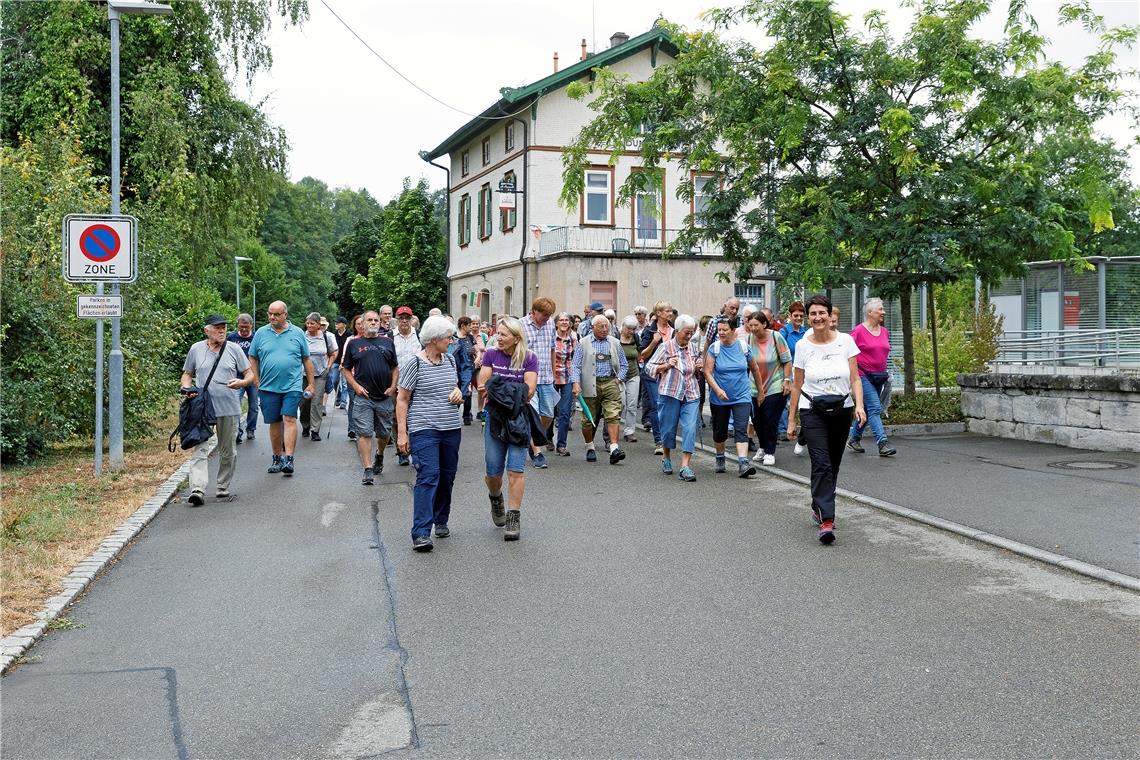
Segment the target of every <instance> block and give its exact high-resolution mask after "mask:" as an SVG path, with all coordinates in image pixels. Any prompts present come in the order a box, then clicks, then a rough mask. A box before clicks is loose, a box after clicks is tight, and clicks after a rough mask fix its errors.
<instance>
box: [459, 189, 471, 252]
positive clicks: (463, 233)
mask: <svg viewBox="0 0 1140 760" xmlns="http://www.w3.org/2000/svg"><path fill="white" fill-rule="evenodd" d="M456 216H458V217H459V219H458V221H459V231H458V232H459V245H461V246H463V245H467V244H468V243H470V242H471V196H470V195H464V196H463V197H462V198H460V199H459V213H458V214H457V215H456Z"/></svg>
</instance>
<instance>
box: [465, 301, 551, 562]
mask: <svg viewBox="0 0 1140 760" xmlns="http://www.w3.org/2000/svg"><path fill="white" fill-rule="evenodd" d="M492 376H494V377H501V378H503V379H504V380H506V381H507V382H514V383H525V384H526V388H527V391H526V397H527V401H529V400H530V399H531V397H532V396H534V390H535V387H536V385H537V383H538V356H537V355H535V353H534V351H528V350H527V347H526V336H525V335H523V328H522V323H520V322H519V321H518V320H517V319H515V318H514V317H503V318H502V319H500V320H499V327H498V330H497V331H496V333H495V347H494V348H488V349H487V350H486V351H485V352H484V353H483V366H482V369H480V370H479V377H478V379H477V380H476V383H475V384H476V387H477V388H478V390H479V398H480V399H481V400H482V401H483V408H484V409H486V410H487V416H488V419H487V421H486V423H485V424H484V426H483V451H484V461H485V463H486V465H487V476H486V477H485V478H483V480H484V482H486V483H487V496H488V497H489V498H490V499H491V521H492V522H494V523H495V525H497V526H498V527H500V528H502V527H504V526H506V531H505V532H504V533H503V540H505V541H516V540H518V537H519V532H520V530H519V511H520V509H521V508H522V499H523V490H524V487H525V480H524V477H525V473H526V455H527V452H528V449H529V447H528V446H517V445H515V444H511V443H507V442H506V441H501V440H499V439H498V438H496V437H495V436H493V435H491V424H490V422H491V420H490V415H491V414H494V413H495V412H494V410H493V409H492V407H491V406H490V405H489V404H487V381H488V380H490V379H491V377H492ZM524 411H525V410H524ZM504 469H505V470H506V471H507V483H508V486H507V498H508V505H507V508H506V511H505V512H504V510H503V470H504Z"/></svg>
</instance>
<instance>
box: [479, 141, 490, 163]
mask: <svg viewBox="0 0 1140 760" xmlns="http://www.w3.org/2000/svg"><path fill="white" fill-rule="evenodd" d="M481 150H482V152H483V166H490V164H491V138H490V137H484V138H483V144H482V147H481Z"/></svg>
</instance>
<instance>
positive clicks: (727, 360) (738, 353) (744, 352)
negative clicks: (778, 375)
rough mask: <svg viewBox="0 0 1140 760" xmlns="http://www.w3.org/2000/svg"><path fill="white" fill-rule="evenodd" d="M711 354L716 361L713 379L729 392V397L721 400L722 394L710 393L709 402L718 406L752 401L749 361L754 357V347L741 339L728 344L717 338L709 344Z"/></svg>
mask: <svg viewBox="0 0 1140 760" xmlns="http://www.w3.org/2000/svg"><path fill="white" fill-rule="evenodd" d="M709 354H710V355H711V356H712V357H713V361H714V362H715V364H714V365H713V379H714V380H716V384H717V385H719V386H720V387H721V389H722V390H724V392H725V393H727V394H728V399H727V400H726V401H721V400H720V396H718V395H716V394H715V393H710V394H709V403H710V404H715V405H716V406H732V405H733V404H750V403H752V385H751V384H750V383H749V382H748V362H749V360H751V358H752V349H751V348H747V347H745V346H744V345H743V344H742V343H741V342H740V341H733V343H732V345H729V346H726V345H724V344H723V343H721V342H720V340H717V341H716V343H714V344H713V345H711V346H709Z"/></svg>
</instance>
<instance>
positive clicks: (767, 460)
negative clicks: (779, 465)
mask: <svg viewBox="0 0 1140 760" xmlns="http://www.w3.org/2000/svg"><path fill="white" fill-rule="evenodd" d="M764 464H766V465H774V464H776V455H775V454H765V455H764Z"/></svg>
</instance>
